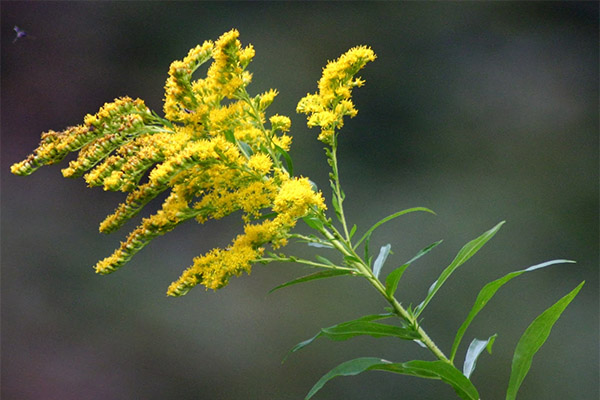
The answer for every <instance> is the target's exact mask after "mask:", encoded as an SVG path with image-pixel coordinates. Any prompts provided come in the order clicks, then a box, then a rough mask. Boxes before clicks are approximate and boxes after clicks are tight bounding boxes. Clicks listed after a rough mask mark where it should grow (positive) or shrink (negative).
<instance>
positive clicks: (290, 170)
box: [271, 142, 294, 176]
mask: <svg viewBox="0 0 600 400" xmlns="http://www.w3.org/2000/svg"><path fill="white" fill-rule="evenodd" d="M271 144H272V145H273V147H275V150H277V152H278V153H279V154H281V155H282V156H283V159H284V160H285V164H286V167H285V169H286V170H287V172H288V174H290V176H294V163H293V162H292V157H290V155H289V154H288V152H287V151H285V150H284V149H282V148H281V147H279V146H277V145H276V144H275V143H273V142H271Z"/></svg>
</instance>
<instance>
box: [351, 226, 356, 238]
mask: <svg viewBox="0 0 600 400" xmlns="http://www.w3.org/2000/svg"><path fill="white" fill-rule="evenodd" d="M356 228H357V226H356V224H354V225H352V229H350V239H352V237H353V236H354V234H355V233H356Z"/></svg>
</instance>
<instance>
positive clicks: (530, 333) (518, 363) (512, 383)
mask: <svg viewBox="0 0 600 400" xmlns="http://www.w3.org/2000/svg"><path fill="white" fill-rule="evenodd" d="M584 283H585V281H583V282H581V283H580V284H579V285H578V286H577V287H576V288H575V289H573V290H572V291H571V292H570V293H569V294H567V295H566V296H565V297H563V298H562V299H560V300H559V301H557V302H556V303H555V304H554V305H553V306H551V307H550V308H548V309H547V310H546V311H544V312H543V313H541V314H540V315H539V316H538V317H537V318H536V319H535V320H534V321H533V322H532V323H531V325H529V327H528V328H527V329H526V330H525V333H524V334H523V336H521V339H519V343H517V347H516V349H515V354H514V356H513V361H512V367H511V371H510V380H509V382H508V390H507V392H506V400H514V399H516V398H517V392H518V391H519V387H520V386H521V383H523V379H525V376H527V373H528V372H529V368H531V361H532V360H533V356H534V355H535V353H537V351H538V350H539V349H540V347H542V345H543V344H544V343H545V342H546V339H548V336H549V335H550V331H551V330H552V327H553V326H554V323H555V322H556V321H557V320H558V318H559V317H560V316H561V314H562V313H563V311H565V309H566V308H567V306H568V305H569V303H571V301H572V300H573V299H574V298H575V296H577V293H579V291H580V290H581V288H582V287H583V284H584Z"/></svg>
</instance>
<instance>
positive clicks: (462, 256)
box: [415, 221, 504, 317]
mask: <svg viewBox="0 0 600 400" xmlns="http://www.w3.org/2000/svg"><path fill="white" fill-rule="evenodd" d="M503 224H504V221H502V222H500V223H499V224H498V225H496V226H494V227H493V228H492V229H490V230H489V231H487V232H485V233H484V234H483V235H481V236H479V237H478V238H477V239H473V240H471V241H470V242H469V243H467V244H466V245H464V246H463V248H462V249H460V251H459V252H458V254H457V255H456V257H455V258H454V260H453V261H452V263H450V265H449V266H447V267H446V269H444V271H443V272H442V274H441V275H440V277H439V278H438V279H437V280H436V281H435V283H434V284H433V285H432V286H431V288H430V289H429V293H427V297H425V300H423V302H422V303H421V304H419V305H418V306H417V308H416V309H415V316H417V317H418V316H419V315H420V314H421V313H422V312H423V310H424V309H425V307H427V304H429V302H430V301H431V299H432V298H433V296H435V294H436V293H437V291H438V290H439V289H440V287H442V285H443V284H444V282H446V280H447V279H448V278H449V277H450V275H452V273H453V272H454V271H456V269H457V268H458V267H460V266H461V265H463V264H464V263H465V262H466V261H467V260H468V259H469V258H471V257H473V255H475V253H477V251H478V250H479V249H480V248H481V247H483V245H484V244H486V243H487V242H488V241H489V240H490V239H491V238H492V237H493V236H494V235H495V234H496V232H498V230H499V229H500V227H501V226H502V225H503Z"/></svg>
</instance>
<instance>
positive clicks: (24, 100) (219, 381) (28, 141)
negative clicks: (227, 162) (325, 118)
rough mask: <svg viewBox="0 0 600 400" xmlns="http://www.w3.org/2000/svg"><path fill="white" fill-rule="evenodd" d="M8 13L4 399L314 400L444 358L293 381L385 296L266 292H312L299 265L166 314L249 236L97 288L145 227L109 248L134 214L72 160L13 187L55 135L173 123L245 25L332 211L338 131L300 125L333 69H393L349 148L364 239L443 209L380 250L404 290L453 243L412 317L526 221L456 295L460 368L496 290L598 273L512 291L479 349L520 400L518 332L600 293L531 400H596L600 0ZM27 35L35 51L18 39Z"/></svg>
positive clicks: (490, 385) (429, 320)
mask: <svg viewBox="0 0 600 400" xmlns="http://www.w3.org/2000/svg"><path fill="white" fill-rule="evenodd" d="M1 14H2V15H1V18H2V39H1V40H2V42H1V44H2V59H1V63H2V65H1V73H2V76H1V79H2V80H1V87H2V104H1V105H2V108H1V112H2V114H1V117H2V119H1V122H2V146H1V148H2V164H1V177H2V193H1V195H2V198H1V205H2V210H1V211H2V231H1V237H2V393H1V394H2V396H1V397H2V399H5V400H13V399H19V400H28V399H34V400H38V399H44V400H52V399H62V400H64V399H103V400H104V399H115V400H118V399H183V400H185V399H278V400H286V399H300V398H303V396H304V395H305V394H306V393H307V391H308V390H309V389H310V387H311V386H312V385H313V384H314V383H315V382H316V380H317V379H318V378H319V377H320V376H321V375H322V374H324V373H325V372H327V371H328V370H329V369H331V368H332V367H334V366H335V365H337V364H338V363H340V362H343V361H345V360H348V359H350V358H353V357H358V356H380V357H383V358H387V359H390V360H394V361H399V362H400V361H408V360H411V359H415V358H427V359H429V358H428V357H429V355H428V353H426V352H425V350H424V349H421V348H419V347H418V346H415V345H412V344H410V343H406V342H398V341H395V340H390V339H374V338H357V339H353V340H352V341H348V342H328V341H326V340H323V341H321V342H318V341H317V342H316V343H315V344H313V345H312V346H309V347H308V348H306V349H304V350H303V351H302V352H299V353H296V354H294V355H293V356H291V357H290V358H289V359H288V360H287V361H286V363H285V364H283V365H282V364H281V360H282V358H283V357H284V355H285V354H286V352H287V351H288V350H289V349H290V348H291V347H292V346H293V345H294V344H296V343H298V342H299V341H302V340H304V339H307V338H309V337H311V336H312V335H314V334H315V333H316V332H317V331H318V330H319V328H321V327H324V326H329V325H333V324H335V323H337V322H341V321H344V320H348V319H352V318H356V317H358V316H360V315H363V314H367V313H377V312H380V311H381V310H382V307H383V306H384V304H383V302H382V300H381V299H380V298H379V297H378V295H377V294H376V293H375V292H374V291H373V290H372V289H370V287H368V286H367V284H366V282H362V281H360V280H356V279H351V278H339V279H338V280H329V281H323V282H317V283H312V284H307V285H300V286H294V287H291V288H289V289H285V290H281V291H277V292H275V293H273V294H270V295H268V294H267V292H268V291H269V289H271V288H273V287H274V286H276V285H278V284H280V283H282V282H285V281H287V280H289V279H291V278H293V277H296V276H300V275H302V274H304V273H306V271H305V269H304V268H302V267H300V266H294V265H291V264H283V265H275V264H271V265H269V266H266V267H265V266H256V267H255V269H254V270H253V272H252V275H251V276H249V277H248V276H244V277H241V278H237V279H233V280H232V281H231V283H230V285H229V286H227V287H226V288H224V289H222V290H220V291H218V292H211V291H205V290H203V289H202V288H197V289H195V290H193V291H191V292H190V293H189V294H188V295H187V296H185V297H183V298H178V299H172V298H167V297H166V296H165V294H164V293H165V290H166V288H167V286H168V284H169V283H170V282H171V281H173V280H175V279H176V278H177V277H178V276H179V274H180V272H181V271H182V270H183V269H184V268H186V267H187V266H189V265H190V263H191V260H192V258H193V257H194V256H196V255H200V254H203V253H204V252H206V251H208V250H210V249H211V248H212V247H213V246H224V245H226V244H228V243H229V242H230V240H231V239H232V238H233V237H234V235H236V234H237V233H238V232H240V230H241V227H242V222H241V221H240V219H239V218H238V217H237V216H231V217H230V218H227V219H225V220H222V221H217V222H218V223H214V222H210V223H207V224H205V225H202V226H201V225H197V224H194V223H189V224H187V225H183V226H181V227H179V228H178V229H176V230H175V231H173V232H171V233H169V234H168V235H166V236H164V237H161V238H158V239H156V240H155V241H154V242H153V243H152V244H151V245H149V246H148V247H146V248H145V249H144V250H143V251H142V252H141V253H140V254H138V255H137V256H136V257H135V258H134V259H133V261H132V262H131V263H130V264H128V265H127V266H126V267H124V268H123V269H122V270H120V271H119V272H117V273H115V274H112V275H109V276H98V275H96V274H94V272H93V270H92V269H91V266H92V265H94V264H95V262H96V261H97V260H99V259H101V258H103V257H105V256H107V255H109V254H110V253H111V252H112V251H113V249H114V248H115V247H117V246H118V244H119V241H120V240H122V239H123V238H124V237H125V235H126V234H127V232H128V231H129V230H131V229H133V227H134V226H135V224H136V223H137V222H138V221H134V222H135V223H131V224H129V225H127V226H126V227H125V229H124V230H123V231H122V232H119V233H116V234H112V235H108V236H107V235H102V234H100V233H98V230H97V228H98V224H99V222H100V221H101V220H102V219H103V218H104V217H105V216H106V215H108V214H109V213H111V212H112V210H113V209H114V207H116V206H117V204H118V203H119V202H120V201H121V200H122V199H123V196H122V194H119V193H106V192H103V191H102V190H101V189H99V188H95V189H88V188H86V186H85V182H84V181H83V180H81V179H79V180H67V179H63V178H62V177H61V174H60V168H62V167H64V164H63V165H59V166H54V167H48V168H42V169H41V170H39V171H38V172H36V173H35V174H34V175H32V176H31V177H29V178H27V179H24V178H21V177H16V176H13V175H11V174H10V173H9V166H10V165H11V164H12V163H14V162H16V161H20V160H21V159H23V158H24V157H25V156H26V155H27V154H29V153H30V152H31V150H33V148H34V147H35V146H36V145H37V143H38V141H39V136H40V133H41V132H43V131H46V130H49V129H55V130H61V129H64V128H65V127H67V126H70V125H75V124H79V123H81V122H82V120H83V116H84V115H85V114H86V113H94V112H96V111H97V110H98V108H99V107H100V106H102V105H103V104H104V103H105V102H107V101H111V100H112V99H114V98H115V97H118V96H123V95H129V96H131V97H140V98H142V99H144V100H145V101H146V103H147V104H148V105H149V106H150V107H151V108H152V109H154V110H157V111H158V112H159V113H162V96H163V85H164V82H165V79H166V73H167V70H168V67H169V64H170V63H171V61H173V60H175V59H181V58H183V57H184V56H185V55H186V54H187V51H188V50H189V49H190V48H191V47H193V46H195V45H196V44H198V43H202V42H203V41H204V40H206V39H213V40H214V39H216V38H218V37H219V35H221V34H222V33H223V32H225V31H227V30H229V29H231V28H233V27H235V28H237V29H238V30H239V31H240V33H241V41H242V43H243V44H248V43H252V44H253V45H254V47H255V49H256V57H255V60H254V61H253V62H252V64H251V65H250V70H251V71H253V72H254V80H253V83H252V84H251V86H250V87H249V91H250V92H251V93H259V92H262V91H265V90H267V89H269V88H276V89H278V90H279V91H280V95H279V96H278V98H277V99H276V101H275V103H274V104H273V106H271V108H270V109H269V111H270V112H272V113H280V114H284V115H289V116H290V117H291V118H292V134H293V135H294V145H293V147H292V151H291V155H292V156H293V158H294V161H295V166H296V171H297V173H298V174H302V175H305V176H309V177H311V178H312V179H313V180H314V181H315V182H316V183H317V184H318V185H319V186H320V187H321V188H323V189H324V191H325V194H326V196H327V197H328V198H329V194H328V192H327V188H328V183H327V173H328V169H327V164H326V162H325V158H324V156H323V151H322V145H321V143H319V142H318V141H317V140H316V136H317V134H318V131H317V130H316V129H313V130H309V129H308V128H306V125H305V117H304V116H302V115H297V114H295V111H294V110H295V105H296V103H297V101H298V100H299V99H300V98H301V97H302V96H304V95H305V94H306V93H307V92H314V91H315V90H316V81H317V80H318V79H319V77H320V74H321V69H322V67H324V66H325V64H326V62H327V60H331V59H334V58H336V57H338V56H339V55H340V54H341V53H343V52H344V51H346V50H347V49H349V48H350V47H352V46H355V45H359V44H366V45H370V46H372V48H373V49H374V51H375V52H376V53H377V55H378V59H377V60H376V61H375V62H373V63H370V64H369V65H368V66H367V67H366V68H365V70H364V71H363V72H362V74H361V75H362V76H363V78H364V79H365V80H366V81H367V84H366V86H365V87H363V88H360V89H357V90H356V91H355V96H354V100H355V103H356V105H357V108H358V109H359V114H358V116H357V117H356V118H354V119H352V120H350V121H348V122H347V124H346V126H345V127H344V129H343V131H342V134H341V137H340V141H341V145H340V146H341V148H340V164H341V175H342V182H343V184H344V188H345V191H346V194H347V200H346V207H347V213H348V216H349V219H350V220H351V221H354V222H356V223H357V224H358V226H359V229H362V231H361V230H359V232H364V230H365V229H367V228H368V227H369V226H370V225H371V224H372V223H374V222H375V221H377V220H379V219H380V218H382V217H384V216H386V215H388V214H391V213H393V212H395V211H397V210H400V209H404V208H409V207H413V206H425V207H429V208H431V209H433V210H435V211H436V212H437V214H438V215H437V216H431V215H426V214H421V215H417V214H411V215H409V216H405V217H403V218H401V219H399V220H396V221H394V222H392V223H389V224H388V225H386V226H384V227H383V228H382V229H381V231H379V232H378V233H377V234H376V235H375V236H374V237H373V240H372V243H373V245H374V246H376V247H378V246H381V245H384V244H386V243H391V244H392V250H393V251H394V254H393V255H392V256H390V258H388V263H387V266H386V268H385V269H384V273H385V272H389V271H391V269H392V267H393V266H394V265H399V264H401V263H402V262H404V261H406V260H407V259H409V258H411V257H412V256H413V255H414V254H415V253H416V252H417V251H418V250H419V249H421V248H422V247H424V246H426V245H428V244H430V243H432V242H434V241H437V240H439V239H444V243H443V244H442V245H441V246H439V247H438V248H436V249H435V250H434V251H433V252H432V253H430V255H428V256H427V257H425V258H423V259H421V260H419V261H418V262H417V263H415V265H413V266H412V267H411V268H410V269H409V270H408V271H407V273H406V274H405V279H404V281H403V282H402V283H401V286H400V291H399V297H400V298H401V299H402V301H403V302H404V303H405V304H409V303H418V302H420V300H421V299H422V298H423V297H424V295H425V294H426V292H427V289H428V287H429V285H430V284H431V283H432V282H433V281H434V280H435V279H436V278H437V276H438V274H439V273H440V272H441V270H442V269H443V268H444V267H445V266H447V265H448V263H449V262H450V261H451V260H452V258H453V257H454V255H455V254H456V252H457V251H458V250H459V249H460V247H461V246H462V245H463V244H464V243H466V242H467V241H468V240H471V239H473V238H474V237H476V236H478V235H480V234H481V233H482V232H484V231H485V230H487V229H489V228H491V227H492V226H493V225H495V224H496V223H497V222H499V221H501V220H507V221H508V223H507V224H506V225H505V226H504V227H503V228H502V230H501V231H500V232H499V234H498V235H497V236H496V237H495V238H494V239H493V240H492V241H491V242H490V243H489V244H488V245H486V246H485V247H484V248H483V249H482V251H481V252H480V253H478V254H477V255H476V256H475V257H474V258H473V259H471V260H470V261H469V262H468V263H467V264H465V265H464V266H463V267H461V268H460V269H459V270H458V271H457V272H456V273H455V275H453V277H452V278H451V279H450V280H449V281H448V282H447V284H446V285H445V286H444V287H443V288H442V290H441V291H440V292H439V293H438V295H437V297H436V298H435V299H434V300H433V302H432V303H431V304H430V306H429V308H428V309H427V311H426V312H425V313H424V314H423V316H424V318H425V319H424V321H423V324H424V327H425V328H426V329H427V331H428V332H430V334H431V335H432V337H433V338H434V339H435V340H436V342H438V344H439V345H440V346H441V347H442V348H443V349H444V350H445V351H446V352H449V348H450V345H451V343H452V339H453V333H454V332H455V331H456V329H457V327H458V326H459V325H460V323H461V322H462V320H463V319H464V317H465V316H466V313H467V311H468V308H469V307H470V306H471V305H472V302H473V301H474V298H475V295H476V293H477V291H478V290H479V289H480V288H481V287H482V286H483V285H484V284H485V283H486V282H488V281H490V280H493V279H496V278H498V277H500V276H503V275H504V274H506V273H508V272H510V271H513V270H516V269H521V268H524V267H527V266H529V265H533V264H536V263H539V262H542V261H546V260H550V259H553V258H569V259H573V260H577V262H578V263H577V264H576V265H568V266H554V267H550V268H548V269H545V270H542V271H538V272H535V273H532V274H526V275H524V276H522V277H520V278H518V279H516V280H514V281H512V282H511V283H510V285H507V286H506V287H505V288H503V289H502V290H501V291H500V292H498V294H497V295H496V297H495V298H494V300H492V302H490V304H489V305H488V307H487V308H486V309H485V310H484V312H483V313H482V314H481V315H480V316H479V317H478V319H477V320H476V321H475V323H474V324H473V325H472V328H471V329H470V330H469V331H468V332H467V336H466V337H465V341H464V345H463V347H462V348H461V349H460V351H459V353H460V354H463V355H464V352H465V350H466V346H467V345H468V343H469V341H470V340H471V339H472V338H473V337H478V338H487V337H489V336H490V335H492V334H494V333H498V334H499V337H498V339H497V340H496V344H495V347H494V350H495V352H494V355H493V356H489V355H487V354H484V355H483V356H482V358H481V359H480V360H479V363H478V370H477V371H475V373H474V375H473V381H474V382H475V384H476V385H477V386H478V388H479V390H480V394H481V396H482V398H483V399H486V400H492V399H501V398H504V392H505V388H506V386H507V383H508V377H509V373H510V362H511V358H512V351H513V349H514V347H515V345H516V343H517V341H518V338H519V336H520V335H521V334H522V333H523V331H524V330H525V329H526V327H527V326H528V324H529V323H530V322H531V321H532V320H533V319H534V318H535V316H537V315H538V314H539V313H541V312H542V311H543V310H544V309H546V308H547V307H549V306H550V305H551V304H553V303H554V302H555V301H556V300H558V299H559V298H560V297H562V296H563V295H564V294H566V293H567V292H569V291H570V290H571V289H572V288H574V287H575V286H576V285H577V284H578V283H579V282H580V281H582V280H586V281H587V283H586V285H585V287H584V288H583V290H582V291H581V293H580V294H579V296H578V297H577V298H576V299H575V301H574V302H573V303H572V305H571V306H570V307H569V308H568V309H567V311H566V312H565V314H564V315H563V317H562V319H561V320H559V322H558V323H557V325H556V326H555V327H554V330H553V332H552V335H551V336H550V338H549V340H548V342H547V343H546V345H545V346H544V347H543V348H542V349H541V351H540V352H539V353H538V355H536V357H535V359H534V362H533V368H532V370H531V372H530V374H529V376H528V377H527V379H526V380H525V382H524V385H523V387H522V389H521V392H520V399H523V400H525V399H597V398H598V337H599V336H598V335H599V334H598V3H597V2H585V3H578V2H495V3H476V2H459V3H452V2H449V3H438V2H431V3H429V2H427V3H425V2H423V3H421V2H407V3H397V2H373V3H360V2H349V3H343V2H335V3H327V2H318V3H296V2H291V3H288V2H281V3H280V2H268V3H254V2H252V3H250V2H247V3H244V2H236V3H228V2H222V3H205V2H81V3H79V2H8V1H2V3H1ZM14 25H17V26H19V27H20V28H21V29H24V30H25V31H27V32H28V33H29V36H28V37H24V38H20V39H19V40H17V41H16V42H15V43H12V41H13V39H14V37H15V32H14V31H13V26H14ZM146 212H149V211H146ZM312 250H314V249H305V248H304V247H302V246H299V245H292V246H289V247H288V252H290V253H294V254H299V255H305V256H307V255H309V254H310V253H311V251H312ZM461 357H462V356H461ZM461 365H462V362H459V366H461ZM316 398H317V399H322V400H325V399H330V400H335V399H347V400H350V399H400V398H401V399H454V398H456V397H455V395H454V393H453V391H452V389H451V388H450V387H447V386H446V385H444V384H442V383H439V382H435V381H421V380H418V379H417V378H411V377H404V376H398V375H392V374H386V373H381V372H369V373H365V374H362V375H360V376H357V377H353V378H339V379H336V380H334V381H332V382H331V383H329V384H328V385H326V386H325V388H324V389H323V390H322V391H321V392H320V393H319V394H318V396H317V397H316Z"/></svg>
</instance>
